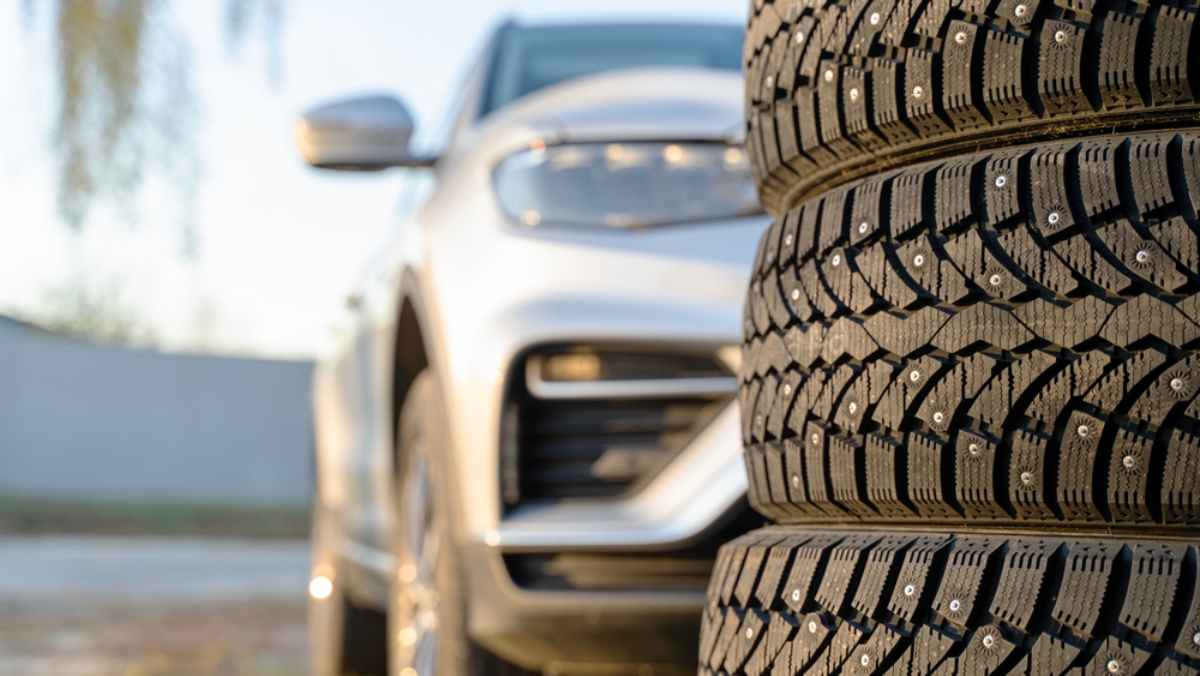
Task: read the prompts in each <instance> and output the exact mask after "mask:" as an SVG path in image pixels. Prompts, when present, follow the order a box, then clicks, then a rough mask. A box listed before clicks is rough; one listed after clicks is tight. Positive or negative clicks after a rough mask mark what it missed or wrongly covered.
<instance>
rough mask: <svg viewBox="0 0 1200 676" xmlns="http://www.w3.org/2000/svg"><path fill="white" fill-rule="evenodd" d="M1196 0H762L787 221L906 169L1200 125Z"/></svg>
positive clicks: (773, 185) (772, 198)
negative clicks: (836, 193)
mask: <svg viewBox="0 0 1200 676" xmlns="http://www.w3.org/2000/svg"><path fill="white" fill-rule="evenodd" d="M1196 12H1197V6H1196V3H1195V2H1194V1H1191V0H1188V1H1183V2H1162V1H1161V0H1149V1H1145V2H1126V1H1125V0H1057V1H1051V0H956V1H955V2H950V0H775V1H774V2H772V1H771V0H765V1H764V0H755V1H754V2H752V3H751V19H750V23H749V29H748V34H747V39H746V43H745V53H744V63H745V64H746V74H747V77H746V113H747V140H748V145H749V147H750V149H751V154H752V156H753V157H754V158H755V171H756V172H757V176H758V179H759V184H760V189H761V190H760V192H761V195H762V198H763V201H764V203H765V205H766V206H767V208H768V209H769V210H771V211H772V212H773V213H778V212H780V211H782V210H783V209H784V208H787V207H791V206H793V205H795V204H798V203H799V202H800V201H801V200H803V199H807V198H808V197H810V196H815V195H817V194H818V193H820V192H822V191H824V190H827V189H830V188H832V187H835V186H836V185H839V184H841V183H844V182H846V181H847V180H850V179H853V178H856V177H861V176H865V175H867V174H870V173H874V172H877V171H880V170H881V169H886V168H888V167H892V166H899V164H901V163H903V164H911V163H913V162H915V161H919V160H922V159H928V157H922V156H932V155H936V156H941V157H945V156H951V155H953V154H958V153H962V152H973V151H975V150H978V149H980V148H996V147H1004V146H1007V145H1012V144H1013V143H1016V142H1022V141H1020V139H1025V140H1026V141H1028V140H1033V139H1053V138H1061V137H1064V136H1080V135H1086V134H1088V133H1091V134H1096V133H1104V132H1108V131H1110V130H1122V131H1125V130H1142V129H1146V128H1164V129H1165V128H1180V127H1185V126H1196V125H1197V124H1198V123H1200V119H1198V118H1197V100H1196V96H1197V93H1200V38H1197V22H1196Z"/></svg>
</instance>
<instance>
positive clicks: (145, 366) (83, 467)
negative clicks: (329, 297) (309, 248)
mask: <svg viewBox="0 0 1200 676" xmlns="http://www.w3.org/2000/svg"><path fill="white" fill-rule="evenodd" d="M311 371H312V365H311V364H309V363H307V362H282V361H265V360H255V359H241V358H228V357H211V356H197V355H174V354H162V353H157V352H153V351H148V350H136V349H127V348H122V347H115V346H105V345H94V344H90V343H87V342H82V341H77V340H74V339H70V338H66V337H62V336H58V335H54V334H50V333H46V332H42V331H39V330H37V329H34V328H32V327H29V326H26V325H24V324H21V323H18V322H15V321H12V320H9V319H5V318H3V317H0V495H8V496H14V495H15V496H31V497H49V498H80V499H89V500H119V501H137V500H153V501H172V500H175V501H182V502H209V503H224V504H239V505H303V504H305V503H306V502H307V501H308V499H309V496H310V495H311V492H312V441H311V440H312V433H311V415H310V407H309V380H310V375H311Z"/></svg>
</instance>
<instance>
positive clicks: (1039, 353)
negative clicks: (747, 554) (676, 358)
mask: <svg viewBox="0 0 1200 676" xmlns="http://www.w3.org/2000/svg"><path fill="white" fill-rule="evenodd" d="M1198 204H1200V135H1193V134H1190V133H1153V134H1145V135H1134V136H1128V137H1106V138H1101V139H1085V140H1080V141H1072V142H1060V143H1054V144H1044V145H1041V146H1037V147H1035V148H1028V147H1019V148H1013V149H1005V150H997V151H993V152H989V153H981V154H976V155H972V156H967V157H964V158H955V159H952V160H946V161H941V162H933V163H928V164H924V165H920V166H916V167H912V168H909V169H905V170H900V171H895V172H891V173H888V174H883V175H880V176H877V177H872V178H869V179H865V180H862V181H859V182H857V183H853V184H850V185H848V186H845V187H844V188H842V189H839V190H836V191H833V192H830V193H828V194H826V195H824V196H822V197H820V198H817V199H813V200H810V201H808V202H806V203H804V204H801V205H800V206H798V207H796V208H795V209H792V210H790V211H788V212H786V213H784V214H782V215H781V216H780V217H779V218H778V219H777V220H776V222H775V223H774V224H773V225H772V226H771V228H769V229H768V231H767V232H766V233H765V234H764V236H763V239H762V244H761V245H760V247H759V254H758V260H757V261H756V263H755V269H754V273H753V275H752V282H751V285H750V290H749V295H748V297H747V302H746V316H745V319H744V330H745V343H744V354H743V360H742V363H743V366H742V370H741V377H742V382H741V386H740V393H739V397H740V405H741V410H742V412H743V416H742V419H743V430H742V432H743V439H744V442H745V449H746V466H747V471H748V474H749V482H750V490H749V496H750V501H751V504H752V505H753V506H754V507H755V508H756V509H758V510H759V511H760V512H762V513H763V514H765V515H766V516H768V517H770V518H772V519H774V520H776V521H778V522H783V523H799V522H815V521H823V522H849V521H856V522H869V523H890V522H904V521H922V522H929V521H935V522H943V523H961V522H963V521H965V520H969V521H970V522H971V523H994V524H1013V525H1017V524H1030V523H1035V524H1036V523H1041V524H1054V523H1071V524H1072V525H1075V526H1080V527H1091V528H1098V529H1108V528H1112V527H1113V526H1122V527H1124V526H1129V527H1136V528H1146V527H1151V528H1166V529H1189V528H1191V529H1192V530H1189V531H1188V532H1194V527H1195V526H1196V525H1197V524H1200V397H1198V396H1197V395H1198V394H1200V354H1198V353H1197V347H1198V346H1200V270H1198V267H1197V261H1198V259H1200V223H1198V222H1197V213H1196V212H1197V205H1198ZM864 226H866V227H864Z"/></svg>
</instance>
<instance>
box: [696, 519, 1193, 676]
mask: <svg viewBox="0 0 1200 676" xmlns="http://www.w3.org/2000/svg"><path fill="white" fill-rule="evenodd" d="M1197 583H1198V581H1197V547H1196V544H1195V543H1194V542H1187V541H1164V540H1117V539H1084V538H1075V537H1066V536H1056V535H1044V536H1039V537H1014V536H1008V535H978V534H971V535H967V534H948V533H939V532H914V533H881V532H870V531H837V530H803V529H799V528H795V527H787V526H772V527H767V528H764V529H761V530H758V531H753V532H751V533H748V534H746V535H745V536H743V537H741V538H739V539H737V540H734V541H733V542H731V543H729V544H727V545H725V546H724V547H723V548H722V549H721V551H720V553H719V555H718V558H717V564H716V567H715V569H714V573H713V577H712V579H711V583H710V586H709V594H708V603H707V606H706V608H705V611H704V616H703V620H702V629H701V640H700V654H699V661H700V673H702V674H727V675H729V676H733V675H740V674H746V675H748V676H763V675H767V674H770V675H772V676H773V675H777V674H779V675H783V674H786V675H789V676H790V675H791V674H799V673H804V674H873V673H889V674H932V673H939V674H940V673H945V674H1010V673H1011V674H1028V675H1030V676H1035V675H1036V676H1041V675H1043V674H1063V673H1066V672H1071V673H1089V674H1092V673H1096V674H1150V673H1156V674H1157V673H1164V674H1165V673H1193V674H1194V673H1197V672H1198V671H1200V589H1198V588H1197Z"/></svg>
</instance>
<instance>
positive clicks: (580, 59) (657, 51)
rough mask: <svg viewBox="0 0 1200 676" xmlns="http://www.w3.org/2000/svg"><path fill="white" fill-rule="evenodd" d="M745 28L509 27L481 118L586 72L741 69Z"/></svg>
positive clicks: (498, 53)
mask: <svg viewBox="0 0 1200 676" xmlns="http://www.w3.org/2000/svg"><path fill="white" fill-rule="evenodd" d="M744 34H745V33H744V30H743V29H742V28H741V27H738V26H733V25H727V24H596V25H579V26H561V25H559V26H534V27H514V28H510V29H507V30H506V31H505V32H504V34H503V36H502V37H501V42H500V45H499V51H498V52H497V54H496V59H495V62H494V63H493V66H492V72H491V77H490V80H489V82H488V87H487V92H486V93H485V96H484V100H483V105H482V107H481V109H480V117H483V116H485V115H487V114H488V113H491V112H492V111H494V110H497V109H499V108H502V107H504V106H506V105H508V104H509V103H511V102H513V101H515V100H517V99H519V98H521V97H523V96H527V95H529V94H532V93H533V92H536V91H538V90H540V89H545V88H546V87H550V86H552V85H556V84H558V83H560V82H563V81H566V80H570V79H573V78H577V77H582V76H585V75H593V74H596V73H602V72H604V71H609V70H618V69H622V68H638V67H643V66H699V67H704V68H716V69H721V70H732V71H739V70H740V69H741V54H742V38H743V36H744Z"/></svg>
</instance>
